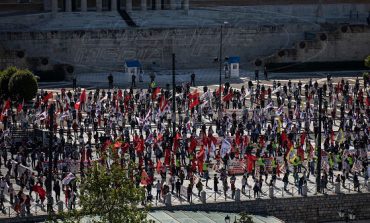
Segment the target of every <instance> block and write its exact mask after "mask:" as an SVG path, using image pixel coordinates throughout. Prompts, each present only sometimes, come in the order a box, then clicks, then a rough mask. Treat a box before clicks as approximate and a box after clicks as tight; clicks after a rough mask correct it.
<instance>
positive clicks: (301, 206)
mask: <svg viewBox="0 0 370 223" xmlns="http://www.w3.org/2000/svg"><path fill="white" fill-rule="evenodd" d="M153 209H155V210H176V211H178V210H183V211H221V212H235V213H240V212H246V213H249V214H258V215H272V216H275V217H277V218H279V219H282V220H284V221H286V222H294V223H298V222H310V223H311V222H327V221H339V220H340V218H339V216H338V211H339V210H340V209H344V210H348V209H352V210H354V213H355V214H356V219H358V220H361V219H370V193H363V194H361V193H358V194H340V195H325V196H312V197H293V198H274V199H259V200H251V201H242V202H221V203H208V204H197V205H179V206H172V207H161V208H153Z"/></svg>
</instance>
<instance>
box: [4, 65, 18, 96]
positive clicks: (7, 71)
mask: <svg viewBox="0 0 370 223" xmlns="http://www.w3.org/2000/svg"><path fill="white" fill-rule="evenodd" d="M17 71H18V69H17V68H16V67H8V68H7V69H5V70H4V71H3V72H2V74H1V76H0V96H1V97H2V98H3V99H7V98H8V97H9V96H10V95H9V80H10V78H11V77H12V76H13V75H14V74H15V73H16V72H17Z"/></svg>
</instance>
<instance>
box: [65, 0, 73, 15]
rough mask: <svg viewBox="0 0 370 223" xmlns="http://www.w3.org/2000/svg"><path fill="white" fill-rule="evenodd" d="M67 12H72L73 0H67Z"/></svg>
mask: <svg viewBox="0 0 370 223" xmlns="http://www.w3.org/2000/svg"><path fill="white" fill-rule="evenodd" d="M66 12H72V0H66Z"/></svg>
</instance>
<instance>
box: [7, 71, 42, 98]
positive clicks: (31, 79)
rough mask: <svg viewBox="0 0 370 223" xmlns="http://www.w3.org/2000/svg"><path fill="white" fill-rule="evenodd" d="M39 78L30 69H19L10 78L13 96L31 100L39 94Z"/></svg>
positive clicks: (10, 89)
mask: <svg viewBox="0 0 370 223" xmlns="http://www.w3.org/2000/svg"><path fill="white" fill-rule="evenodd" d="M37 89H38V85H37V80H36V77H35V75H33V73H32V72H31V71H29V70H17V72H16V73H15V74H14V75H12V77H11V78H10V80H9V86H8V90H9V93H10V95H11V96H12V98H14V99H17V100H22V99H24V100H26V101H28V100H31V99H33V98H34V97H35V96H36V94H37Z"/></svg>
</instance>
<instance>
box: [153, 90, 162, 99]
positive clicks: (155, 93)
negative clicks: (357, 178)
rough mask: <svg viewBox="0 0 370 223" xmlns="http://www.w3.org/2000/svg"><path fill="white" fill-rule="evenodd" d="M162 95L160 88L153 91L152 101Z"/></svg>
mask: <svg viewBox="0 0 370 223" xmlns="http://www.w3.org/2000/svg"><path fill="white" fill-rule="evenodd" d="M159 93H161V88H160V87H156V88H155V89H154V90H153V94H152V100H154V99H156V98H157V95H158V94H159Z"/></svg>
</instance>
